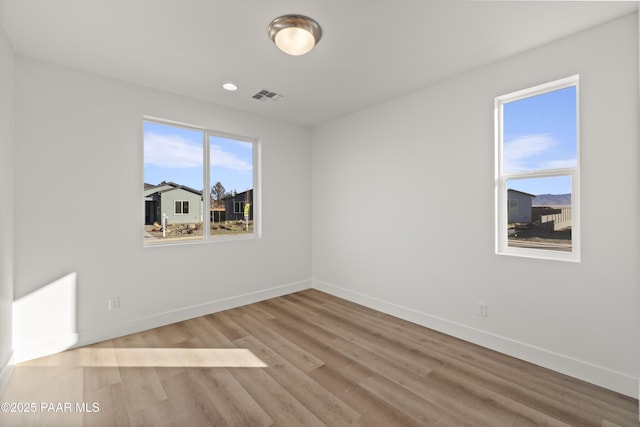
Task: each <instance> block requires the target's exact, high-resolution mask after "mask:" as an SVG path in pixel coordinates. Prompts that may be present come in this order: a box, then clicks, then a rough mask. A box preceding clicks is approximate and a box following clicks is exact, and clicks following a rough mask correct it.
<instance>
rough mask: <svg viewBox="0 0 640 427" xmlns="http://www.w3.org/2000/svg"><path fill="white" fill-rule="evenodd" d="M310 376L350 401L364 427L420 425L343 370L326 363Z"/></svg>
mask: <svg viewBox="0 0 640 427" xmlns="http://www.w3.org/2000/svg"><path fill="white" fill-rule="evenodd" d="M309 376H310V377H311V378H313V379H314V380H316V381H317V382H318V383H319V384H321V385H322V386H323V387H324V388H326V389H327V390H329V391H331V392H332V393H333V394H335V395H336V396H337V397H338V398H340V399H341V400H342V401H344V402H349V405H350V406H351V407H352V408H353V409H355V410H356V411H358V413H360V414H361V417H360V419H359V420H358V422H357V423H356V424H357V425H360V426H363V427H364V426H366V427H369V426H381V427H382V426H384V427H386V426H403V427H411V426H418V425H420V424H419V423H417V422H416V421H415V420H413V419H412V418H411V417H409V416H408V415H407V414H405V413H403V412H402V411H400V410H398V409H396V408H394V407H393V406H391V405H389V404H387V403H386V402H385V401H384V400H382V399H380V398H378V397H377V396H374V395H373V394H372V393H370V392H369V391H368V390H366V389H364V388H363V387H361V386H360V385H359V384H358V383H353V382H352V381H351V380H350V379H349V378H348V377H347V376H345V375H342V371H338V370H335V369H332V368H331V367H329V366H328V365H324V366H321V367H319V368H317V369H314V370H313V371H311V372H310V373H309ZM364 380H365V379H362V380H361V381H364Z"/></svg>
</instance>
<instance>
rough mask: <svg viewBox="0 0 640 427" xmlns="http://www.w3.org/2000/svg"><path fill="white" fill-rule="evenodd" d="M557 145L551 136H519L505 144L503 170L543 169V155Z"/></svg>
mask: <svg viewBox="0 0 640 427" xmlns="http://www.w3.org/2000/svg"><path fill="white" fill-rule="evenodd" d="M555 145H556V140H555V139H554V138H553V137H552V136H551V135H549V134H533V135H523V136H519V137H517V138H515V139H512V140H510V141H505V143H504V152H503V153H504V154H503V166H504V167H503V169H504V171H505V172H516V171H523V170H532V169H542V168H543V164H544V163H545V161H546V159H544V158H543V155H544V154H545V153H546V152H548V151H549V150H550V149H551V148H553V147H554V146H555Z"/></svg>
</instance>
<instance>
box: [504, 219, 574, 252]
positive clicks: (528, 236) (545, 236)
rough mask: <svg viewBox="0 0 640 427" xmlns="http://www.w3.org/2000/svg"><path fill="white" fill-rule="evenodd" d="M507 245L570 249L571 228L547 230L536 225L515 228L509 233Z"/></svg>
mask: <svg viewBox="0 0 640 427" xmlns="http://www.w3.org/2000/svg"><path fill="white" fill-rule="evenodd" d="M508 244H509V246H517V247H523V248H527V247H528V248H545V249H552V250H561V251H570V250H571V228H567V229H564V230H558V231H553V230H548V229H546V228H543V227H539V226H536V225H532V226H529V227H527V228H522V229H516V230H515V233H514V234H510V235H509V242H508Z"/></svg>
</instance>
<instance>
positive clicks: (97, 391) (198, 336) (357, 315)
mask: <svg viewBox="0 0 640 427" xmlns="http://www.w3.org/2000/svg"><path fill="white" fill-rule="evenodd" d="M239 366H252V367H239ZM12 401H13V402H36V403H37V404H38V405H40V404H41V403H42V402H44V404H45V405H46V404H47V402H50V403H54V404H55V403H57V402H69V403H71V404H72V405H74V406H75V405H76V404H79V405H85V406H81V407H82V408H89V406H87V405H91V404H92V403H93V402H96V403H98V404H99V407H100V412H98V413H95V412H90V411H84V412H83V411H80V412H76V411H74V412H72V413H69V412H67V413H56V412H55V411H53V412H46V411H40V410H39V411H38V412H37V413H31V414H25V413H21V414H10V413H0V426H3V427H4V426H20V427H22V426H37V427H40V426H60V425H62V426H111V425H113V426H124V427H126V426H136V427H138V426H154V427H156V426H160V427H163V426H171V427H173V426H190V427H191V426H195V427H198V426H212V425H215V426H253V425H256V426H267V425H275V426H287V427H288V426H320V425H327V426H342V425H352V426H361V427H364V426H367V427H369V426H384V427H387V426H390V427H395V426H402V427H404V426H417V425H445V426H456V427H458V426H465V425H470V426H474V427H475V426H483V425H487V426H492V427H493V426H496V427H501V426H503V425H515V426H526V425H556V426H564V425H571V426H577V427H590V426H602V427H634V426H635V427H640V422H638V400H637V399H633V398H631V397H629V396H623V395H620V394H619V393H615V392H612V391H609V390H605V389H603V388H601V387H597V386H594V385H592V384H588V383H586V382H584V381H580V380H578V379H575V378H571V377H568V376H566V375H562V374H559V373H556V372H553V371H551V370H549V369H545V368H542V367H539V366H535V365H533V364H531V363H527V362H525V361H522V360H518V359H514V358H512V357H509V356H507V355H504V354H500V353H497V352H495V351H492V350H489V349H486V348H483V347H480V346H477V345H475V344H472V343H469V342H465V341H462V340H459V339H456V338H454V337H451V336H448V335H445V334H442V333H440V332H437V331H433V330H430V329H428V328H424V327H421V326H419V325H416V324H413V323H410V322H406V321H403V320H401V319H397V318H395V317H393V316H389V315H387V314H384V313H381V312H378V311H375V310H371V309H369V308H367V307H364V306H361V305H358V304H354V303H352V302H350V301H347V300H344V299H341V298H338V297H335V296H331V295H327V294H325V293H323V292H320V291H317V290H313V289H311V290H306V291H302V292H298V293H295V294H290V295H286V296H283V297H279V298H274V299H270V300H266V301H262V302H259V303H256V304H251V305H248V306H244V307H240V308H237V309H232V310H226V311H223V312H220V313H215V314H211V315H207V316H202V317H197V318H195V319H190V320H186V321H183V322H177V323H175V324H172V325H167V326H163V327H159V328H154V329H150V330H147V331H143V332H140V333H136V334H131V335H127V336H123V337H119V338H115V339H112V340H107V341H104V342H101V343H97V344H94V345H91V346H86V347H83V348H78V349H74V350H69V351H65V352H62V353H58V354H55V355H51V356H47V357H44V358H40V359H36V360H32V361H28V362H25V363H21V364H19V365H17V366H16V367H15V368H14V370H13V373H12V375H11V378H10V379H9V382H8V385H7V387H6V389H5V391H4V393H3V395H2V397H0V402H12ZM38 409H40V408H38ZM74 409H75V407H74Z"/></svg>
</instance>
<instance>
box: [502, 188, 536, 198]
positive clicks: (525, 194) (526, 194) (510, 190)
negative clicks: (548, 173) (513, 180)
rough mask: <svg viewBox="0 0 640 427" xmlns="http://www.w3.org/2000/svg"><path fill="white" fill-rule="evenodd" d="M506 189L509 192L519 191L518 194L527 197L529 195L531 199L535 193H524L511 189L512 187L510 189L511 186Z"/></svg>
mask: <svg viewBox="0 0 640 427" xmlns="http://www.w3.org/2000/svg"><path fill="white" fill-rule="evenodd" d="M507 191H509V192H513V193H519V194H522V195H524V196H529V197H531V198H532V199H533V198H534V197H536V195H535V194H529V193H525V192H524V191H519V190H513V189H511V188H510V189H508V190H507Z"/></svg>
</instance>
